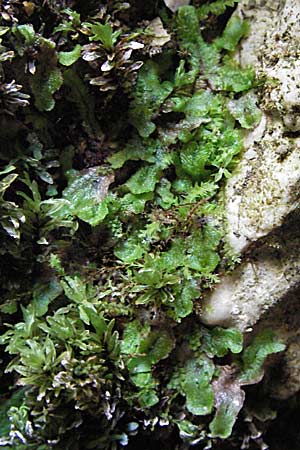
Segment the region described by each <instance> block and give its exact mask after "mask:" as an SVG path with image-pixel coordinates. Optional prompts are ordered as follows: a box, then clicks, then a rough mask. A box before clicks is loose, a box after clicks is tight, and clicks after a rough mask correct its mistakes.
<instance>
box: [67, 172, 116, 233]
mask: <svg viewBox="0 0 300 450" xmlns="http://www.w3.org/2000/svg"><path fill="white" fill-rule="evenodd" d="M112 181H113V176H112V175H109V174H108V175H101V170H100V169H99V168H92V169H88V170H87V171H85V173H82V174H80V173H76V174H75V175H74V176H73V177H72V178H71V179H70V183H69V185H68V187H67V188H66V189H65V190H64V191H63V198H64V199H66V200H68V202H69V203H68V205H66V207H65V213H66V214H71V215H73V216H77V217H78V218H79V219H81V220H83V221H84V222H87V223H89V224H90V225H92V226H96V225H98V224H99V223H100V222H102V221H103V219H104V218H105V217H106V216H107V214H108V206H107V205H108V199H106V196H107V193H108V188H109V185H110V183H111V182H112Z"/></svg>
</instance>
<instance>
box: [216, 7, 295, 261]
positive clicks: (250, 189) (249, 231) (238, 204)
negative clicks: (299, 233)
mask: <svg viewBox="0 0 300 450" xmlns="http://www.w3.org/2000/svg"><path fill="white" fill-rule="evenodd" d="M238 14H239V15H241V16H242V17H245V18H247V19H248V20H249V21H250V23H251V31H250V34H249V36H248V37H247V38H246V39H245V40H244V42H243V43H242V45H241V49H240V51H239V53H238V55H237V58H238V59H239V61H240V62H241V64H242V65H248V64H250V65H254V67H255V68H256V70H257V73H258V76H260V75H262V74H264V75H266V76H267V77H269V78H270V79H271V78H272V79H274V80H276V81H275V82H273V83H272V84H273V85H271V84H270V85H269V86H267V88H266V89H265V92H264V95H263V98H262V107H263V109H264V114H263V117H262V120H261V123H260V124H259V126H258V127H257V128H256V129H255V130H254V131H251V132H250V133H248V134H246V136H245V154H244V156H243V158H242V160H241V163H240V164H239V166H238V167H237V169H236V171H235V173H234V175H233V177H232V178H231V179H230V180H229V182H228V183H227V185H226V188H225V192H224V207H225V211H226V220H227V224H228V233H227V241H228V244H229V245H230V246H231V247H232V249H233V251H234V252H235V253H237V254H239V253H241V252H242V251H244V250H245V249H246V248H247V246H248V245H249V244H251V242H253V241H256V240H257V239H259V238H260V237H262V236H265V235H267V234H268V233H269V232H270V231H272V229H273V228H274V227H277V226H279V225H280V224H281V223H282V222H283V220H284V217H285V216H286V215H287V214H289V213H290V212H291V211H293V210H294V209H296V208H298V207H299V186H300V151H299V150H300V136H297V135H296V136H295V135H293V133H290V132H297V131H300V115H299V114H297V108H299V110H300V2H299V1H298V0H285V1H284V0H277V1H276V0H275V1H274V0H272V1H267V0H260V1H259V0H257V1H248V0H247V1H244V2H242V3H241V4H240V7H239V9H238Z"/></svg>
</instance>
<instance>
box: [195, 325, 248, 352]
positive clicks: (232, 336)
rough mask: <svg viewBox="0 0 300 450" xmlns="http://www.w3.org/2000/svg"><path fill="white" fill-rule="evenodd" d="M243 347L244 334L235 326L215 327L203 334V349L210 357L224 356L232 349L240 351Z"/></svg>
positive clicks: (232, 350)
mask: <svg viewBox="0 0 300 450" xmlns="http://www.w3.org/2000/svg"><path fill="white" fill-rule="evenodd" d="M242 349H243V335H242V333H241V332H240V331H239V330H237V329H235V328H220V327H215V328H213V329H212V330H206V331H205V332H204V335H203V345H202V350H203V351H204V352H205V353H206V354H207V355H208V356H209V357H210V358H213V357H214V356H218V357H223V356H225V355H226V354H227V353H228V350H230V351H231V352H232V353H240V352H241V351H242Z"/></svg>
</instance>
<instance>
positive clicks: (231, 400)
mask: <svg viewBox="0 0 300 450" xmlns="http://www.w3.org/2000/svg"><path fill="white" fill-rule="evenodd" d="M213 389H214V395H215V407H216V414H215V417H214V418H213V420H212V422H211V423H210V424H209V429H210V432H211V437H213V438H216V437H218V438H221V439H227V438H228V437H229V436H230V435H231V432H232V428H233V425H234V423H235V421H236V418H237V415H238V413H239V411H240V410H241V408H242V406H243V404H244V400H245V393H244V391H243V390H242V389H241V387H240V383H239V381H238V380H237V379H236V378H235V368H233V367H230V366H224V367H221V368H220V371H219V375H218V378H217V379H216V380H215V381H214V382H213Z"/></svg>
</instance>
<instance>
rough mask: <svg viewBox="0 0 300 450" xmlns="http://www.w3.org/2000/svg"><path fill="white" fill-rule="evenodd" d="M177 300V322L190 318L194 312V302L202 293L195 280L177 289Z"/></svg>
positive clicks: (175, 303)
mask: <svg viewBox="0 0 300 450" xmlns="http://www.w3.org/2000/svg"><path fill="white" fill-rule="evenodd" d="M174 291H175V295H176V299H175V302H174V311H175V314H176V316H177V320H178V319H181V318H183V317H186V316H188V315H189V314H191V313H192V311H193V300H195V299H196V298H197V297H199V295H200V292H199V288H198V287H197V284H196V282H195V281H194V280H190V281H186V282H185V283H184V285H183V286H180V287H179V286H178V287H175V289H174Z"/></svg>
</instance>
